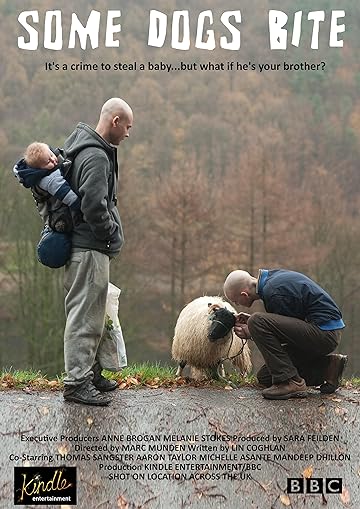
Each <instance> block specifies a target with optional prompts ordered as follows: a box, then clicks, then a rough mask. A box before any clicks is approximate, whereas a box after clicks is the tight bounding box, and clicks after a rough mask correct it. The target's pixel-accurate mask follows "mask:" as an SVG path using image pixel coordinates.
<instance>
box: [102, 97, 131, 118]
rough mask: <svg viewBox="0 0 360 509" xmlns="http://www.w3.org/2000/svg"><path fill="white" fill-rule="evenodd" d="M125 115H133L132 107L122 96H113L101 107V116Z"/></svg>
mask: <svg viewBox="0 0 360 509" xmlns="http://www.w3.org/2000/svg"><path fill="white" fill-rule="evenodd" d="M123 115H129V116H130V115H132V109H131V108H130V106H129V105H128V103H127V102H126V101H124V100H123V99H120V97H112V98H111V99H108V100H107V101H106V102H105V103H104V104H103V107H102V108H101V112H100V118H101V117H115V116H118V117H122V116H123Z"/></svg>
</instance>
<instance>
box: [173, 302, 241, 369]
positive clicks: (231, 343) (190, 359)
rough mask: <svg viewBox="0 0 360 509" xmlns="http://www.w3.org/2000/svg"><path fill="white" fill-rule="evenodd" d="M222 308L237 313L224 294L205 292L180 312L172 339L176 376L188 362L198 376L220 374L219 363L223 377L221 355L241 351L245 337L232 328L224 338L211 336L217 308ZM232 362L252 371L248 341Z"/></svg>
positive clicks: (228, 355) (225, 355) (227, 355)
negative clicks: (215, 294)
mask: <svg viewBox="0 0 360 509" xmlns="http://www.w3.org/2000/svg"><path fill="white" fill-rule="evenodd" d="M220 308H222V309H227V310H229V311H230V312H231V313H234V314H236V311H235V309H234V308H233V307H232V306H231V305H230V304H229V303H228V302H226V301H224V300H223V299H222V298H221V297H208V296H206V295H205V296H203V297H199V298H197V299H195V300H193V301H191V302H190V303H189V304H187V305H186V306H185V307H184V309H183V310H182V311H181V312H180V315H179V317H178V319H177V322H176V325H175V333H174V338H173V343H172V357H173V359H174V360H175V361H176V362H178V370H177V373H176V374H177V376H181V375H182V372H183V369H184V367H185V366H186V364H189V365H190V366H191V374H192V376H193V377H195V378H200V376H201V375H202V377H204V375H205V376H207V375H208V374H209V371H210V372H211V375H212V377H213V378H218V372H217V368H218V366H219V364H220V370H221V371H220V373H221V377H224V376H225V371H224V367H223V365H222V360H221V359H226V358H231V357H232V356H235V355H237V354H238V353H239V352H240V351H241V349H242V347H243V344H244V340H241V339H240V338H238V337H237V336H236V335H235V334H234V332H233V330H232V328H231V330H230V331H229V332H228V333H227V334H226V335H225V336H224V337H223V338H220V339H217V340H216V341H214V340H211V339H209V335H211V333H210V329H211V327H212V323H213V321H212V319H213V318H215V316H214V312H215V311H216V309H220ZM230 316H231V315H230ZM232 363H233V365H234V366H236V367H237V368H239V369H240V371H241V372H242V373H243V374H247V373H249V372H250V370H251V359H250V349H249V347H248V345H247V344H245V345H244V348H243V350H242V352H241V353H240V355H238V356H237V357H235V358H234V359H233V360H232Z"/></svg>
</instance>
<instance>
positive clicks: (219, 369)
mask: <svg viewBox="0 0 360 509" xmlns="http://www.w3.org/2000/svg"><path fill="white" fill-rule="evenodd" d="M210 374H211V378H212V379H213V380H220V379H221V377H222V378H224V377H225V368H224V364H223V363H222V362H220V364H219V365H217V366H213V367H212V368H210Z"/></svg>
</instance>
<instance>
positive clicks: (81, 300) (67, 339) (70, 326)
mask: <svg viewBox="0 0 360 509" xmlns="http://www.w3.org/2000/svg"><path fill="white" fill-rule="evenodd" d="M109 262H110V259H109V257H108V256H107V255H105V254H103V253H100V252H98V251H80V252H74V253H73V254H72V256H71V259H70V261H69V262H68V263H67V265H66V267H65V276H64V287H65V292H66V296H65V316H66V326H65V332H64V359H65V371H66V378H65V379H64V383H65V384H67V385H78V384H81V383H83V382H85V381H86V380H88V379H90V380H91V379H92V378H93V371H92V368H93V366H94V364H95V362H96V354H97V351H98V348H99V345H100V341H101V338H102V333H103V329H104V321H105V307H106V296H107V291H108V283H109Z"/></svg>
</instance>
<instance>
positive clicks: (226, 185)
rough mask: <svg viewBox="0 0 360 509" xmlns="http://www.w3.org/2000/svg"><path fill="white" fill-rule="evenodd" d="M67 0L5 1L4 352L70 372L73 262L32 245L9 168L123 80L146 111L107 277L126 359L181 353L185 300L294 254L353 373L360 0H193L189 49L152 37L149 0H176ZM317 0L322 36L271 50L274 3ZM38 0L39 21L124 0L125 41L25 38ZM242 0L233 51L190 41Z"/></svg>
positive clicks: (1, 70)
mask: <svg viewBox="0 0 360 509" xmlns="http://www.w3.org/2000/svg"><path fill="white" fill-rule="evenodd" d="M35 4H36V6H35ZM69 4H70V2H53V1H51V0H37V1H36V2H34V3H31V4H30V2H27V1H26V2H24V1H22V2H20V0H13V1H11V0H0V26H1V30H0V46H1V48H2V56H1V61H0V117H1V120H2V121H1V124H0V154H1V155H0V336H1V349H0V364H1V365H2V366H6V367H9V366H13V367H16V368H24V369H25V368H30V367H33V368H35V369H41V370H42V371H44V372H46V373H50V374H51V373H61V371H62V370H63V357H62V355H63V354H62V348H63V338H62V335H63V327H64V309H63V307H64V306H63V296H64V293H63V286H62V278H63V269H57V270H51V269H48V268H45V267H43V266H42V265H41V264H40V263H39V262H38V261H37V257H36V244H37V241H38V238H39V234H40V231H41V228H42V223H41V219H40V217H39V215H38V214H37V211H36V208H35V204H34V202H33V199H32V196H31V193H30V192H29V191H28V190H25V189H24V188H23V187H21V186H20V185H19V183H18V182H17V181H16V179H15V178H14V177H13V173H12V167H13V165H14V163H15V162H16V161H17V160H18V159H19V158H21V157H22V154H23V151H24V149H25V147H26V146H27V145H28V144H29V143H31V142H32V141H35V140H38V141H44V142H46V143H48V144H50V145H51V146H55V147H56V146H59V147H61V146H62V144H63V142H64V140H65V139H66V137H67V136H68V135H69V134H70V132H71V131H72V130H73V129H74V127H75V126H76V124H77V122H79V121H82V122H86V123H87V124H89V125H91V126H93V127H94V126H95V125H96V123H97V120H98V115H99V112H100V108H101V106H102V104H103V103H104V102H105V100H106V99H108V98H109V97H114V96H119V97H122V98H124V99H125V100H126V101H127V102H128V103H129V104H130V105H131V107H132V108H133V111H134V125H133V128H132V132H131V136H130V138H129V139H128V140H126V141H125V142H123V143H122V144H121V145H120V147H119V150H118V154H119V167H120V179H119V186H118V190H119V191H118V192H119V194H118V208H119V211H120V215H121V218H122V222H123V227H124V232H125V246H124V248H123V250H122V252H121V253H120V255H119V257H118V258H116V259H115V260H114V261H113V262H112V264H111V281H112V282H113V283H114V284H115V285H117V286H118V287H120V288H121V289H122V293H121V298H120V316H119V317H120V322H121V325H122V328H123V331H124V337H125V341H126V344H127V349H128V358H129V361H130V362H135V361H145V360H150V361H161V362H169V361H170V350H171V340H172V337H173V331H174V325H175V322H176V318H177V316H178V314H179V312H180V310H181V309H182V307H183V306H184V305H185V304H186V303H187V302H189V301H190V300H192V299H193V298H195V297H198V296H200V295H205V294H207V295H219V294H221V293H222V284H223V281H224V279H225V277H226V275H227V274H228V273H229V272H230V271H231V270H234V269H235V268H242V269H245V270H248V271H249V272H250V273H251V274H253V275H255V276H256V274H257V271H258V269H259V268H276V267H283V268H289V269H293V270H298V271H301V272H304V273H306V274H307V275H309V276H310V277H312V278H313V279H315V280H316V281H317V282H318V283H319V284H320V285H322V286H323V287H324V288H325V289H326V290H327V291H328V292H329V293H330V294H331V295H332V296H333V297H334V298H335V300H336V302H337V303H338V305H339V306H340V308H341V309H342V312H343V316H344V320H345V323H346V329H345V330H344V334H343V340H342V344H341V347H340V350H341V352H343V353H347V354H348V355H349V364H348V368H347V373H348V375H349V376H350V375H352V374H358V375H359V373H360V363H359V361H360V347H359V342H358V339H357V332H356V331H357V329H358V327H359V326H360V317H358V313H360V302H359V299H358V298H357V293H358V291H359V289H360V272H359V266H360V216H359V188H360V174H359V159H360V93H359V92H360V61H359V38H358V37H359V36H358V29H359V21H360V4H359V2H357V1H356V0H347V1H346V2H345V1H342V0H341V1H340V0H339V1H334V0H317V1H316V2H314V1H313V0H312V1H310V0H299V1H296V2H293V1H291V0H283V1H281V2H280V1H271V2H270V1H268V0H253V1H252V2H234V1H230V0H224V1H223V2H221V6H219V2H216V1H215V0H204V1H203V2H202V5H201V8H199V3H198V2H195V0H189V1H188V2H187V6H186V8H187V9H188V10H189V11H190V13H191V16H190V34H191V40H192V43H191V47H190V49H189V50H187V51H180V50H176V49H173V48H171V45H170V39H169V37H170V36H169V35H168V36H167V40H166V42H165V44H164V46H163V47H161V48H160V47H152V46H149V45H148V44H147V42H148V41H147V37H148V32H147V28H148V20H149V11H150V10H151V9H157V10H159V11H161V12H163V13H168V17H169V19H170V18H171V13H173V11H174V10H176V9H178V10H181V9H182V2H180V1H178V0H154V1H152V2H150V1H146V0H133V1H132V2H119V1H115V0H108V1H107V0H91V1H85V0H79V1H78V2H76V9H72V8H71V5H69ZM315 4H316V10H324V11H325V12H326V17H325V21H324V22H323V24H322V26H321V30H320V32H319V41H318V42H319V49H316V50H315V49H312V48H311V47H310V40H311V33H312V26H311V25H310V24H308V23H304V24H303V29H302V35H301V40H300V44H299V46H298V47H295V46H292V45H291V44H290V41H291V31H290V30H289V33H288V41H289V44H288V45H287V49H286V50H283V51H281V50H279V51H273V50H270V46H269V31H268V27H267V14H268V11H269V9H270V8H278V9H281V10H282V11H285V12H287V13H288V16H289V20H290V19H292V18H293V16H294V13H295V12H296V11H299V10H302V11H303V12H304V13H308V12H310V11H314V10H315ZM35 8H36V9H37V10H38V11H39V19H40V20H41V23H42V28H41V30H43V23H44V16H45V12H46V11H48V10H51V9H60V8H61V11H62V20H63V23H64V26H65V23H66V24H67V25H66V26H69V25H70V19H71V15H72V12H73V11H75V10H76V13H77V15H78V17H79V19H82V20H85V21H86V19H87V18H88V16H89V13H90V11H91V10H92V9H96V10H97V11H99V12H106V11H107V10H111V9H121V13H122V14H121V23H122V31H121V35H120V37H119V40H120V44H119V46H118V47H105V46H104V44H101V45H99V47H97V48H94V49H92V48H91V47H90V46H88V47H87V49H86V50H83V49H82V48H81V47H80V44H76V45H75V47H74V48H68V45H67V43H66V44H64V47H63V48H62V50H61V51H52V50H51V49H46V48H44V45H43V41H42V39H41V38H40V40H39V47H38V49H37V50H36V51H26V50H22V49H20V48H19V47H18V42H17V41H18V37H19V36H25V37H26V32H25V31H24V29H23V28H22V27H21V25H20V24H19V22H18V16H19V14H20V13H21V12H22V11H24V10H26V9H28V10H30V9H31V10H33V9H35ZM239 8H241V12H242V22H241V37H242V44H241V48H240V49H239V50H238V51H228V50H226V49H223V48H222V47H220V45H219V44H217V45H216V48H215V49H214V50H213V51H207V50H202V49H199V48H196V47H195V43H194V41H195V36H196V23H197V20H198V16H199V13H200V12H201V11H204V10H206V9H209V10H211V11H212V12H213V14H214V20H213V28H214V32H215V34H216V37H217V38H218V37H219V36H221V35H224V27H223V25H222V24H221V22H220V18H221V14H222V13H223V12H224V11H226V10H227V11H229V10H234V9H239ZM332 9H343V10H345V12H346V16H345V25H346V30H345V32H344V33H343V34H341V38H343V39H344V46H343V47H329V33H330V23H331V10H332ZM41 23H40V24H39V26H41ZM100 23H101V25H100V33H105V25H104V24H105V23H106V18H105V17H102V18H101V22H100ZM39 30H40V29H39ZM339 37H340V36H339ZM161 62H162V63H164V64H165V65H167V66H170V67H165V68H161V67H160V63H161ZM230 62H233V64H232V65H230V64H229V63H230ZM305 62H306V63H307V64H308V66H306V65H305ZM80 63H82V64H88V65H87V66H81V65H80ZM209 63H211V64H213V65H212V66H210V65H207V64H209ZM301 63H302V64H303V65H302V66H301V65H300V64H301ZM95 64H96V66H95ZM101 64H103V66H102V65H101ZM140 64H143V67H144V69H143V70H140ZM149 64H151V65H149ZM155 64H157V65H158V67H155ZM194 64H196V65H195V66H194ZM221 64H222V65H221ZM265 64H268V65H265ZM290 64H292V67H290ZM295 64H298V65H297V66H296V65H295ZM89 66H90V67H89ZM260 66H262V71H261V72H260ZM90 69H91V70H90ZM169 69H170V70H169ZM205 69H207V70H205Z"/></svg>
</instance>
